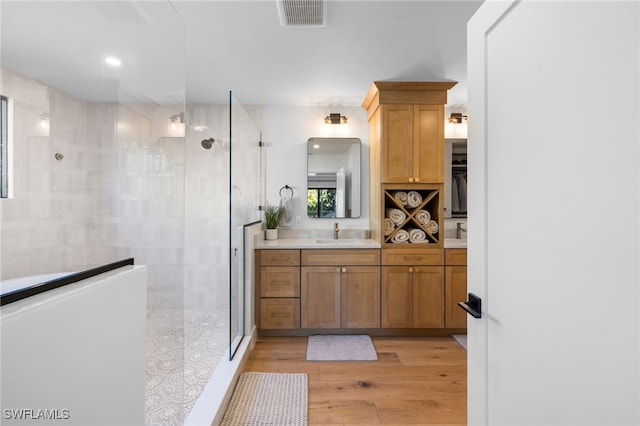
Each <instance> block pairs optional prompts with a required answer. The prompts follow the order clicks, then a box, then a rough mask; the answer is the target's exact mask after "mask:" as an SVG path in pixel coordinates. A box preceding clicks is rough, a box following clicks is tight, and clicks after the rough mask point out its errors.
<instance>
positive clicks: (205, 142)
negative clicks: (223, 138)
mask: <svg viewBox="0 0 640 426" xmlns="http://www.w3.org/2000/svg"><path fill="white" fill-rule="evenodd" d="M215 142H216V141H215V139H213V138H209V139H203V140H202V142H200V145H202V147H203V148H204V149H211V147H212V146H213V144H214V143H215Z"/></svg>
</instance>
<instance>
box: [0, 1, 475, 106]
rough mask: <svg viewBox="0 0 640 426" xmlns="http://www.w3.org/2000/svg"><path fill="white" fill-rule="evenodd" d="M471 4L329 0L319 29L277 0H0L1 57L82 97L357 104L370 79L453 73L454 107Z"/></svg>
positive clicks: (461, 93) (439, 77)
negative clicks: (110, 60)
mask: <svg viewBox="0 0 640 426" xmlns="http://www.w3.org/2000/svg"><path fill="white" fill-rule="evenodd" d="M480 4H481V0H474V1H456V0H449V1H428V0H422V1H416V0H414V1H398V0H380V1H329V2H327V5H328V8H329V10H328V25H327V26H326V27H322V28H283V27H282V26H281V25H280V21H279V19H278V13H277V8H276V1H275V0H261V1H242V0H235V1H218V0H216V1H202V0H201V1H188V0H173V1H139V2H130V1H105V2H95V1H71V2H58V1H43V2H35V1H25V0H21V1H7V0H3V1H2V2H1V3H0V18H1V22H2V28H1V30H2V33H1V36H2V39H1V42H2V52H1V53H2V58H1V59H2V64H3V65H4V66H7V67H9V68H12V69H14V70H16V71H19V72H22V73H24V74H26V75H28V76H30V77H33V78H35V79H37V80H40V81H43V82H44V83H46V84H48V85H50V86H52V87H56V88H58V89H60V90H63V91H65V92H68V93H70V94H73V95H74V96H77V97H80V98H82V99H86V100H89V101H113V100H115V99H120V100H123V98H125V97H128V96H129V97H132V98H134V99H136V100H141V101H147V102H149V101H151V102H158V103H168V102H176V100H181V99H184V93H185V91H186V101H187V102H188V103H214V104H219V103H225V102H226V101H227V99H228V93H229V90H232V91H233V92H234V94H235V95H236V96H237V97H238V99H239V100H240V101H241V102H242V103H244V104H247V105H251V104H252V105H360V103H361V102H362V99H363V98H364V95H365V93H366V92H367V90H368V88H369V86H370V84H371V82H372V81H375V80H405V81H409V80H412V81H443V80H453V81H458V82H459V84H458V85H456V86H455V87H454V88H453V89H451V90H450V92H449V104H450V105H464V104H466V99H467V90H466V23H467V21H468V20H469V18H470V17H471V16H472V15H473V13H474V12H475V11H476V10H477V9H478V7H479V6H480ZM108 53H109V54H113V55H117V56H120V57H121V58H122V61H123V65H122V67H121V68H120V69H118V70H113V69H110V68H108V67H107V66H106V65H104V63H103V56H104V55H106V54H108Z"/></svg>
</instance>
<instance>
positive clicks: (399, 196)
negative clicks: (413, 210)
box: [393, 191, 408, 206]
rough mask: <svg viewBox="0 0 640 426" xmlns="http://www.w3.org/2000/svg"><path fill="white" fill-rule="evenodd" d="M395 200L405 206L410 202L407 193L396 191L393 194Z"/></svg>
mask: <svg viewBox="0 0 640 426" xmlns="http://www.w3.org/2000/svg"><path fill="white" fill-rule="evenodd" d="M393 198H394V199H395V200H396V201H397V202H398V203H399V204H402V205H403V206H406V205H407V201H408V196H407V193H406V192H405V191H396V192H394V193H393Z"/></svg>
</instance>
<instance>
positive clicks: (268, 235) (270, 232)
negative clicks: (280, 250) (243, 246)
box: [264, 228, 278, 240]
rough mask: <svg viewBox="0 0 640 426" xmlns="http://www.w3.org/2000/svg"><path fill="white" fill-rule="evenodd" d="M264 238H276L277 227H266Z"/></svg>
mask: <svg viewBox="0 0 640 426" xmlns="http://www.w3.org/2000/svg"><path fill="white" fill-rule="evenodd" d="M264 239H265V240H277V239H278V229H277V228H276V229H267V230H266V231H265V232H264Z"/></svg>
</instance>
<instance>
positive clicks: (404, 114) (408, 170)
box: [380, 104, 444, 183]
mask: <svg viewBox="0 0 640 426" xmlns="http://www.w3.org/2000/svg"><path fill="white" fill-rule="evenodd" d="M381 109H382V131H381V136H382V140H381V145H380V146H381V148H382V155H381V158H380V160H381V182H382V183H441V182H443V181H444V106H442V105H402V104H397V105H396V104H394V105H382V107H381Z"/></svg>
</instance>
